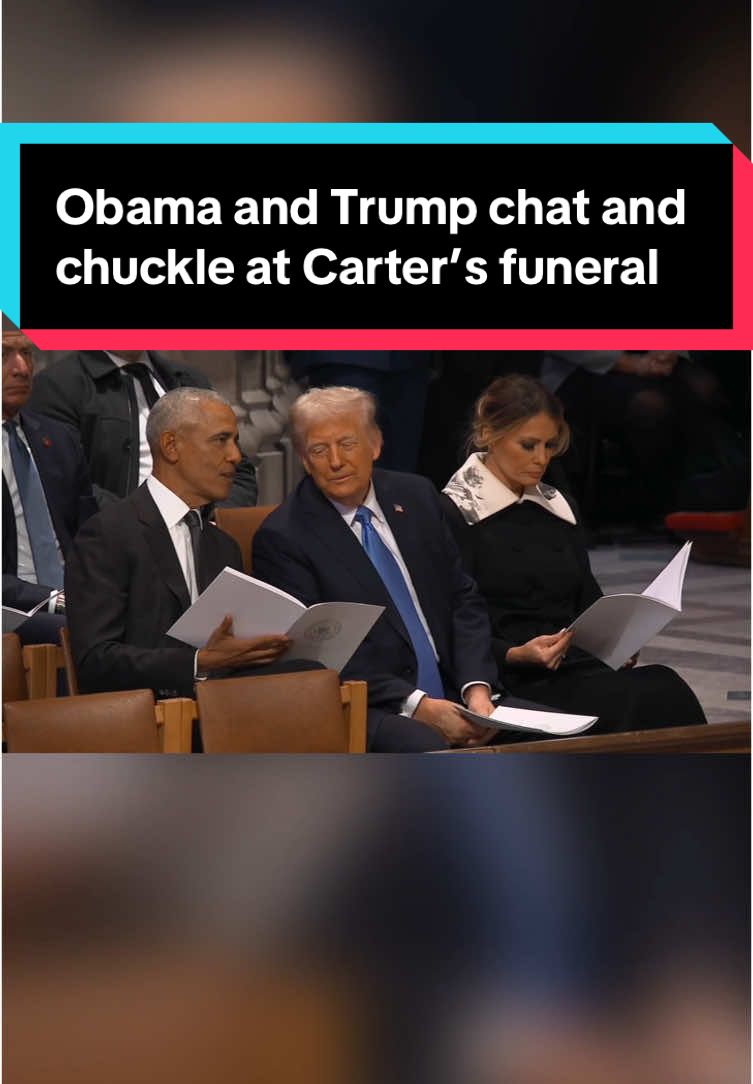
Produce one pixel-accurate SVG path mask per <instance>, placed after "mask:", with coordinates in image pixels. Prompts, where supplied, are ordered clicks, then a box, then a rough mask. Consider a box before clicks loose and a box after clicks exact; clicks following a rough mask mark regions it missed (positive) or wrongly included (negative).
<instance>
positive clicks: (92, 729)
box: [3, 689, 161, 753]
mask: <svg viewBox="0 0 753 1084" xmlns="http://www.w3.org/2000/svg"><path fill="white" fill-rule="evenodd" d="M3 712H4V716H5V738H6V741H7V743H8V752H9V753H159V752H160V751H161V741H160V735H159V732H158V729H157V720H156V717H155V705H154V694H153V693H152V691H151V690H150V689H135V690H129V691H127V692H117V693H93V694H91V695H90V696H64V697H49V698H44V699H41V700H28V701H19V702H18V703H13V704H5V705H4V707H3Z"/></svg>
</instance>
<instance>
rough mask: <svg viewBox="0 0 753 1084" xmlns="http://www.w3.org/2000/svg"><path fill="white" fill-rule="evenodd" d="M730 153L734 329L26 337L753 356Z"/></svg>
mask: <svg viewBox="0 0 753 1084" xmlns="http://www.w3.org/2000/svg"><path fill="white" fill-rule="evenodd" d="M732 153H733V159H732V184H733V210H734V225H733V237H732V245H733V257H732V259H733V292H732V297H733V320H734V326H733V327H732V328H729V329H722V330H715V329H713V328H712V329H700V330H698V329H692V328H690V329H689V328H684V329H683V328H681V329H664V328H662V329H660V330H658V331H657V330H652V329H642V330H640V329H639V330H635V329H625V330H620V329H618V328H614V329H608V330H594V329H590V330H588V329H583V330H572V329H569V330H561V331H557V330H552V329H549V328H546V329H539V330H535V329H533V330H531V329H529V330H523V329H521V330H518V329H510V328H500V329H492V330H481V329H477V330H470V331H469V330H466V329H463V328H457V329H451V330H446V329H442V328H439V329H437V328H434V329H432V328H426V329H423V328H411V329H408V330H401V329H399V328H393V329H372V330H364V329H357V330H348V329H345V328H330V329H321V328H313V329H299V328H263V329H257V328H247V329H244V328H237V329H225V330H222V329H219V330H212V329H209V330H191V329H188V330H186V329H176V330H165V329H160V330H149V329H147V330H135V329H130V330H121V329H105V330H103V329H101V328H100V329H88V330H80V331H76V330H73V331H72V330H70V329H65V330H54V329H51V328H25V329H24V330H25V331H26V334H27V335H28V336H29V338H30V339H31V340H32V342H34V343H35V344H36V345H37V346H38V347H39V348H40V349H42V350H84V349H89V350H90V349H96V350H118V349H120V350H138V349H149V350H241V349H242V350H248V349H251V350H377V349H379V350H471V349H472V350H565V349H569V350H608V349H621V350H647V349H649V348H650V349H651V350H751V349H753V304H752V303H751V298H753V245H752V244H751V240H750V239H751V238H752V237H753V165H751V162H750V160H749V159H747V158H746V157H745V155H744V154H743V153H742V152H741V151H740V150H738V149H737V147H733V149H732ZM702 257H703V253H700V254H699V271H698V273H699V274H703V271H704V268H703V265H702V263H701V260H702Z"/></svg>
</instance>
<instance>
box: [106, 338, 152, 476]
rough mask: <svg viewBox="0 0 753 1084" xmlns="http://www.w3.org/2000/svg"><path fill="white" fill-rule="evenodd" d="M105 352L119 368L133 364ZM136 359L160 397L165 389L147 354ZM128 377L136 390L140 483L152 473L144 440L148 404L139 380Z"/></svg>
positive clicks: (150, 455)
mask: <svg viewBox="0 0 753 1084" xmlns="http://www.w3.org/2000/svg"><path fill="white" fill-rule="evenodd" d="M105 353H106V354H107V356H108V358H109V359H110V361H114V362H115V364H116V365H117V367H118V368H119V369H122V368H124V367H125V366H126V365H131V364H135V363H132V362H130V361H126V359H125V358H121V357H119V356H118V355H117V354H111V353H110V351H109V350H105ZM137 360H138V362H139V364H141V365H145V366H146V367H147V369H148V370H149V376H150V377H151V381H152V384H154V390H155V391H156V393H157V396H158V398H160V399H161V398H162V396H163V395H164V394H165V389H164V388H163V387H162V385H161V384H160V382H159V380H158V379H157V373H156V372H155V369H154V366H153V365H152V363H151V361H150V360H149V355H148V354H147V353H146V351H144V353H143V354H141V355H140V356H139V358H138V359H137ZM128 379H129V380H133V387H134V390H135V392H136V407H137V409H138V412H139V485H141V483H142V482H144V481H146V479H147V478H148V477H149V475H150V474H151V473H152V453H151V452H150V451H149V445H148V444H147V442H146V419H147V418H148V417H149V404H148V403H147V401H146V396H145V395H144V389H143V388H142V387H141V383H140V381H138V380H134V379H133V377H130V376H129V377H128Z"/></svg>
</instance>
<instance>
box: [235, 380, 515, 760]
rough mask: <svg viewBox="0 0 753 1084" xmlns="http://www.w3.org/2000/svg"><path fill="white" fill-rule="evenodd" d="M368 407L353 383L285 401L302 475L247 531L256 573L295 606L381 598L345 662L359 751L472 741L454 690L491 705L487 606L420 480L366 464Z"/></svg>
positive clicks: (371, 442) (481, 735) (482, 731)
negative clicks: (365, 706) (359, 682)
mask: <svg viewBox="0 0 753 1084" xmlns="http://www.w3.org/2000/svg"><path fill="white" fill-rule="evenodd" d="M374 410H375V404H374V399H373V397H372V396H370V395H369V394H368V393H367V392H363V391H357V390H355V389H353V388H317V389H313V390H312V391H309V392H307V393H306V394H305V395H303V396H301V397H300V398H299V399H298V400H296V402H295V403H294V405H293V408H292V410H291V415H290V420H291V426H292V432H293V440H294V441H295V444H296V447H297V449H298V452H299V454H300V455H301V458H302V460H303V464H304V467H305V468H306V471H307V472H308V477H307V478H305V479H304V480H303V481H302V482H301V484H300V485H299V486H298V488H297V489H296V491H295V492H294V493H293V494H291V495H290V497H288V499H287V500H286V501H285V502H284V503H283V504H282V505H281V506H280V508H278V509H277V510H276V511H274V512H273V513H272V514H271V515H270V516H269V517H268V518H267V519H266V520H265V522H264V524H263V525H262V527H261V528H260V529H259V531H258V532H257V533H256V536H255V539H254V547H253V562H254V574H255V575H256V576H257V577H259V578H260V579H262V580H266V581H268V582H269V583H272V584H274V585H275V586H277V587H280V588H282V589H283V590H285V591H288V592H290V593H291V594H293V595H295V597H296V598H298V599H300V600H301V601H302V602H304V603H305V604H306V605H307V606H308V605H311V604H312V603H315V602H327V601H340V602H365V603H374V604H377V605H382V606H384V607H385V613H384V614H383V615H382V616H381V617H380V618H379V620H378V621H377V623H376V624H375V625H374V627H373V629H372V631H371V632H370V633H369V635H368V636H367V637H366V639H365V640H364V642H363V643H362V644H361V646H360V647H359V648H358V650H357V651H356V652H355V654H354V655H353V657H352V659H351V661H350V662H349V663H348V665H347V667H346V668H345V670H344V671H343V677H344V678H348V677H350V678H360V679H366V680H367V681H368V685H369V718H368V731H369V749H370V750H372V751H376V752H420V751H423V750H429V749H442V748H446V747H447V745H448V744H452V745H472V744H479V743H481V742H483V741H486V740H488V738H489V736H490V735H489V732H488V729H487V728H485V727H480V726H476V725H474V724H473V723H472V722H469V721H468V720H466V719H465V718H464V717H463V716H462V715H461V714H460V713H459V712H458V710H457V707H456V703H454V702H453V701H455V702H456V701H459V700H460V698H461V697H462V698H463V700H465V702H466V704H467V705H468V707H470V708H471V709H472V710H474V711H476V712H478V713H479V714H481V715H488V714H489V713H490V712H491V710H492V703H491V699H490V694H491V692H492V689H493V687H494V685H495V683H496V682H497V668H496V666H495V664H494V661H493V659H492V655H491V632H490V628H489V620H488V617H487V613H486V608H485V605H484V602H483V600H482V599H481V597H480V596H479V594H478V592H477V591H476V588H475V585H474V583H473V581H472V580H471V579H470V577H469V576H468V575H466V573H465V572H464V571H463V569H462V566H461V561H460V555H459V553H458V550H457V548H456V545H455V542H454V540H453V538H452V537H451V535H450V533H449V530H448V528H447V526H446V524H445V522H444V519H443V516H442V513H441V509H440V505H439V501H438V497H437V494H436V491H435V490H434V487H433V486H432V484H431V483H430V482H429V481H428V480H427V479H425V478H421V477H418V476H416V475H410V474H398V473H396V472H394V471H380V470H373V465H374V461H375V460H376V459H377V458H378V456H379V453H380V450H381V434H380V432H379V429H378V428H377V426H376V423H375V420H374V419H375V414H374ZM385 551H387V553H385Z"/></svg>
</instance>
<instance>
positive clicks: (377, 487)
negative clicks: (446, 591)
mask: <svg viewBox="0 0 753 1084" xmlns="http://www.w3.org/2000/svg"><path fill="white" fill-rule="evenodd" d="M374 492H375V493H376V498H377V500H378V502H379V507H380V508H381V509H382V512H383V513H384V518H385V519H386V520H387V523H388V524H389V526H390V530H391V531H392V533H393V535H394V536H395V541H396V542H397V548H398V549H399V550H400V554H401V556H402V558H403V562H404V564H405V567H406V568H407V569H408V572H409V573H410V578H411V580H412V582H413V587H414V589H415V592H416V595H417V597H418V601H419V604H420V606H421V609H422V611H423V614H424V617H425V618H426V621H427V623H428V625H429V628H430V629H431V634H432V636H433V638H434V642H435V644H437V645H438V644H439V643H440V642H441V637H440V636H439V631H440V630H439V628H438V622H437V618H436V615H435V613H434V606H433V599H434V594H435V585H434V584H433V582H432V570H431V566H430V564H429V560H428V557H427V554H426V545H425V539H424V538H423V537H422V533H421V523H420V512H419V510H418V509H417V508H415V507H414V506H412V505H411V504H410V503H409V502H408V503H406V498H405V496H404V495H403V494H402V493H400V492H397V491H396V490H395V486H394V479H393V478H391V477H390V473H389V471H380V470H376V471H375V472H374ZM401 497H402V501H401V500H400V499H399V498H401Z"/></svg>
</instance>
